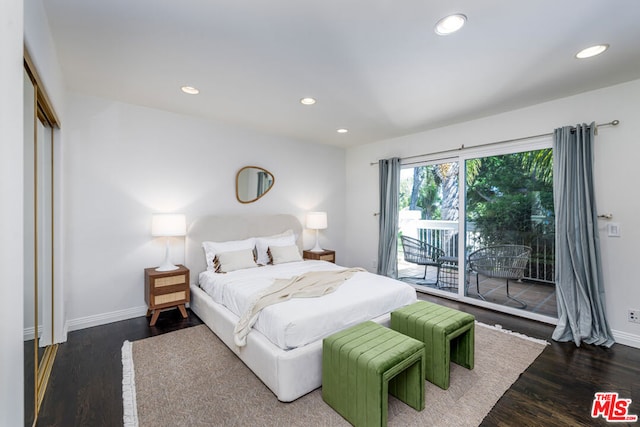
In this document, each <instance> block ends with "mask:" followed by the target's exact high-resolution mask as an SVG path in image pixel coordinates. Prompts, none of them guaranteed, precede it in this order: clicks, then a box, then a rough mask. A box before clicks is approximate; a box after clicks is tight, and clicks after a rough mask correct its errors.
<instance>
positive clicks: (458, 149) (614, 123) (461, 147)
mask: <svg viewBox="0 0 640 427" xmlns="http://www.w3.org/2000/svg"><path fill="white" fill-rule="evenodd" d="M619 124H620V120H612V121H610V122H607V123H598V124H596V131H595V132H596V135H597V134H598V128H599V127H602V126H618V125H619ZM552 135H553V132H548V133H541V134H539V135H531V136H523V137H520V138H513V139H504V140H502V141H494V142H487V143H485V144H477V145H472V146H469V147H465V146H464V144H462V145H461V146H460V147H459V148H450V149H448V150H442V151H434V152H432V153H426V154H416V155H415V156H408V157H402V158H401V159H400V160H410V159H415V158H418V157H424V156H433V155H436V154H447V153H453V152H456V151H461V150H465V149H469V148H478V147H487V146H491V145H498V144H506V143H507V142H518V141H526V140H527V139H535V138H542V137H544V136H552ZM377 164H378V162H371V163H370V165H371V166H373V165H377Z"/></svg>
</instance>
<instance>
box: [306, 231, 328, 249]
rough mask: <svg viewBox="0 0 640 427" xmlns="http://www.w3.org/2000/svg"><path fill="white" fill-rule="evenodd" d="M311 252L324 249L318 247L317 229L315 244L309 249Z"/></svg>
mask: <svg viewBox="0 0 640 427" xmlns="http://www.w3.org/2000/svg"><path fill="white" fill-rule="evenodd" d="M309 250H310V251H311V252H324V249H322V248H321V247H320V242H319V240H318V230H316V245H315V246H314V247H313V249H309Z"/></svg>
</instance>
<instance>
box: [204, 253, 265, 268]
mask: <svg viewBox="0 0 640 427" xmlns="http://www.w3.org/2000/svg"><path fill="white" fill-rule="evenodd" d="M257 266H258V264H256V261H255V259H254V258H253V249H241V250H239V251H231V252H220V253H218V254H216V256H215V258H214V259H213V267H214V270H215V272H216V273H228V272H230V271H235V270H242V269H243V268H253V267H257Z"/></svg>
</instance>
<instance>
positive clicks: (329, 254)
mask: <svg viewBox="0 0 640 427" xmlns="http://www.w3.org/2000/svg"><path fill="white" fill-rule="evenodd" d="M302 258H303V259H319V260H321V261H329V262H333V263H335V262H336V251H332V250H330V249H325V250H323V251H322V252H313V251H302Z"/></svg>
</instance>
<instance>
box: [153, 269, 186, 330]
mask: <svg viewBox="0 0 640 427" xmlns="http://www.w3.org/2000/svg"><path fill="white" fill-rule="evenodd" d="M190 297H191V293H190V290H189V269H188V268H187V267H185V266H184V265H178V269H177V270H171V271H156V269H155V268H153V267H152V268H145V269H144V299H145V301H146V302H147V307H149V308H148V309H147V317H149V316H150V315H151V313H153V316H151V323H150V324H149V325H150V326H153V325H155V324H156V320H158V316H159V315H160V311H162V309H165V308H170V307H178V309H179V310H180V313H181V314H182V317H184V318H185V319H186V318H187V310H186V308H185V306H184V305H185V304H186V303H188V302H189V300H190Z"/></svg>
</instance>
